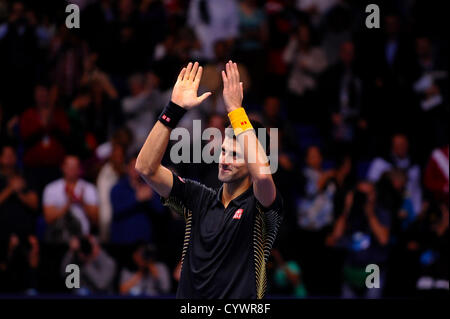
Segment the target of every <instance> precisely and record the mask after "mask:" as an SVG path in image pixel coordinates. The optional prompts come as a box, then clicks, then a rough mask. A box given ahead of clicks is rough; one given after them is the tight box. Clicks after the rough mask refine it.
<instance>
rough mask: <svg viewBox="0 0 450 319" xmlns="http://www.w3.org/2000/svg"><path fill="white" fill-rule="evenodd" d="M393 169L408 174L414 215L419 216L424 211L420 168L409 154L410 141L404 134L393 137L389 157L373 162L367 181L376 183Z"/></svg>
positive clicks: (408, 190) (408, 189)
mask: <svg viewBox="0 0 450 319" xmlns="http://www.w3.org/2000/svg"><path fill="white" fill-rule="evenodd" d="M393 168H399V169H401V170H403V171H404V172H405V173H406V175H407V186H406V190H407V192H408V193H409V194H410V197H411V200H412V203H413V208H414V214H415V215H417V214H419V212H420V210H421V209H422V187H421V177H420V167H419V165H418V164H416V163H415V162H414V160H413V159H412V158H411V156H410V154H409V141H408V138H407V137H406V135H404V134H395V135H394V136H393V137H392V144H391V152H390V154H389V155H388V156H387V157H385V158H382V157H377V158H375V159H374V160H373V161H372V163H371V164H370V167H369V170H368V172H367V179H368V180H369V181H371V182H373V183H375V182H377V181H378V180H379V179H380V178H381V176H382V175H383V174H384V173H385V172H387V171H389V170H391V169H393Z"/></svg>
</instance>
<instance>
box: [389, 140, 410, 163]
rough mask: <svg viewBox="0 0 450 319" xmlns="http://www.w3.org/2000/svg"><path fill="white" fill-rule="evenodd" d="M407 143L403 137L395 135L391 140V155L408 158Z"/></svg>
mask: <svg viewBox="0 0 450 319" xmlns="http://www.w3.org/2000/svg"><path fill="white" fill-rule="evenodd" d="M408 149H409V143H408V139H407V138H406V136H404V135H396V136H394V138H393V139H392V153H394V155H395V156H397V157H400V158H405V157H406V156H408Z"/></svg>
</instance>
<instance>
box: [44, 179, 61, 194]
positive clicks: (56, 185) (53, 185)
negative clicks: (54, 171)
mask: <svg viewBox="0 0 450 319" xmlns="http://www.w3.org/2000/svg"><path fill="white" fill-rule="evenodd" d="M63 188H64V180H63V179H62V178H60V179H57V180H55V181H53V182H50V183H49V184H47V186H45V188H44V192H55V191H59V190H62V189H63Z"/></svg>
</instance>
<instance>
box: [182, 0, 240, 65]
mask: <svg viewBox="0 0 450 319" xmlns="http://www.w3.org/2000/svg"><path fill="white" fill-rule="evenodd" d="M238 9H239V8H238V5H237V2H236V0H227V1H223V0H192V1H191V2H190V4H189V10H188V25H189V26H190V27H191V28H192V29H193V30H194V32H195V35H196V36H197V38H198V40H199V41H200V43H201V45H202V47H201V50H200V52H198V54H197V55H198V56H197V58H201V59H205V60H207V61H210V60H212V59H213V58H214V43H215V42H216V41H217V40H233V39H235V38H236V37H237V36H238V34H239V10H238Z"/></svg>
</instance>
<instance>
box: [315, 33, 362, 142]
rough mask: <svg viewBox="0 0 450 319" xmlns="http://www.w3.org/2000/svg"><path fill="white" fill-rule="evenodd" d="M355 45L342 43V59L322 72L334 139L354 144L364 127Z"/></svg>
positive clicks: (324, 96) (360, 81) (340, 57)
mask: <svg viewBox="0 0 450 319" xmlns="http://www.w3.org/2000/svg"><path fill="white" fill-rule="evenodd" d="M354 60H355V46H354V44H353V42H350V41H348V42H344V43H342V44H341V46H340V50H339V61H338V62H337V63H336V64H334V65H332V66H331V67H330V68H328V69H327V71H326V72H325V73H324V75H323V83H322V86H323V88H322V89H323V90H324V91H326V92H327V94H324V95H323V97H322V99H323V101H324V103H325V106H326V107H327V109H328V112H329V114H330V115H331V122H332V130H333V139H334V140H335V142H341V143H351V142H352V141H353V140H354V139H355V138H356V137H357V131H356V130H357V128H358V127H359V128H365V126H366V124H367V123H365V120H364V119H363V118H362V117H361V115H362V114H361V111H362V94H363V92H362V89H363V86H362V80H361V78H360V76H359V75H358V73H357V71H356V69H355V65H354V64H355V63H354Z"/></svg>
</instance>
